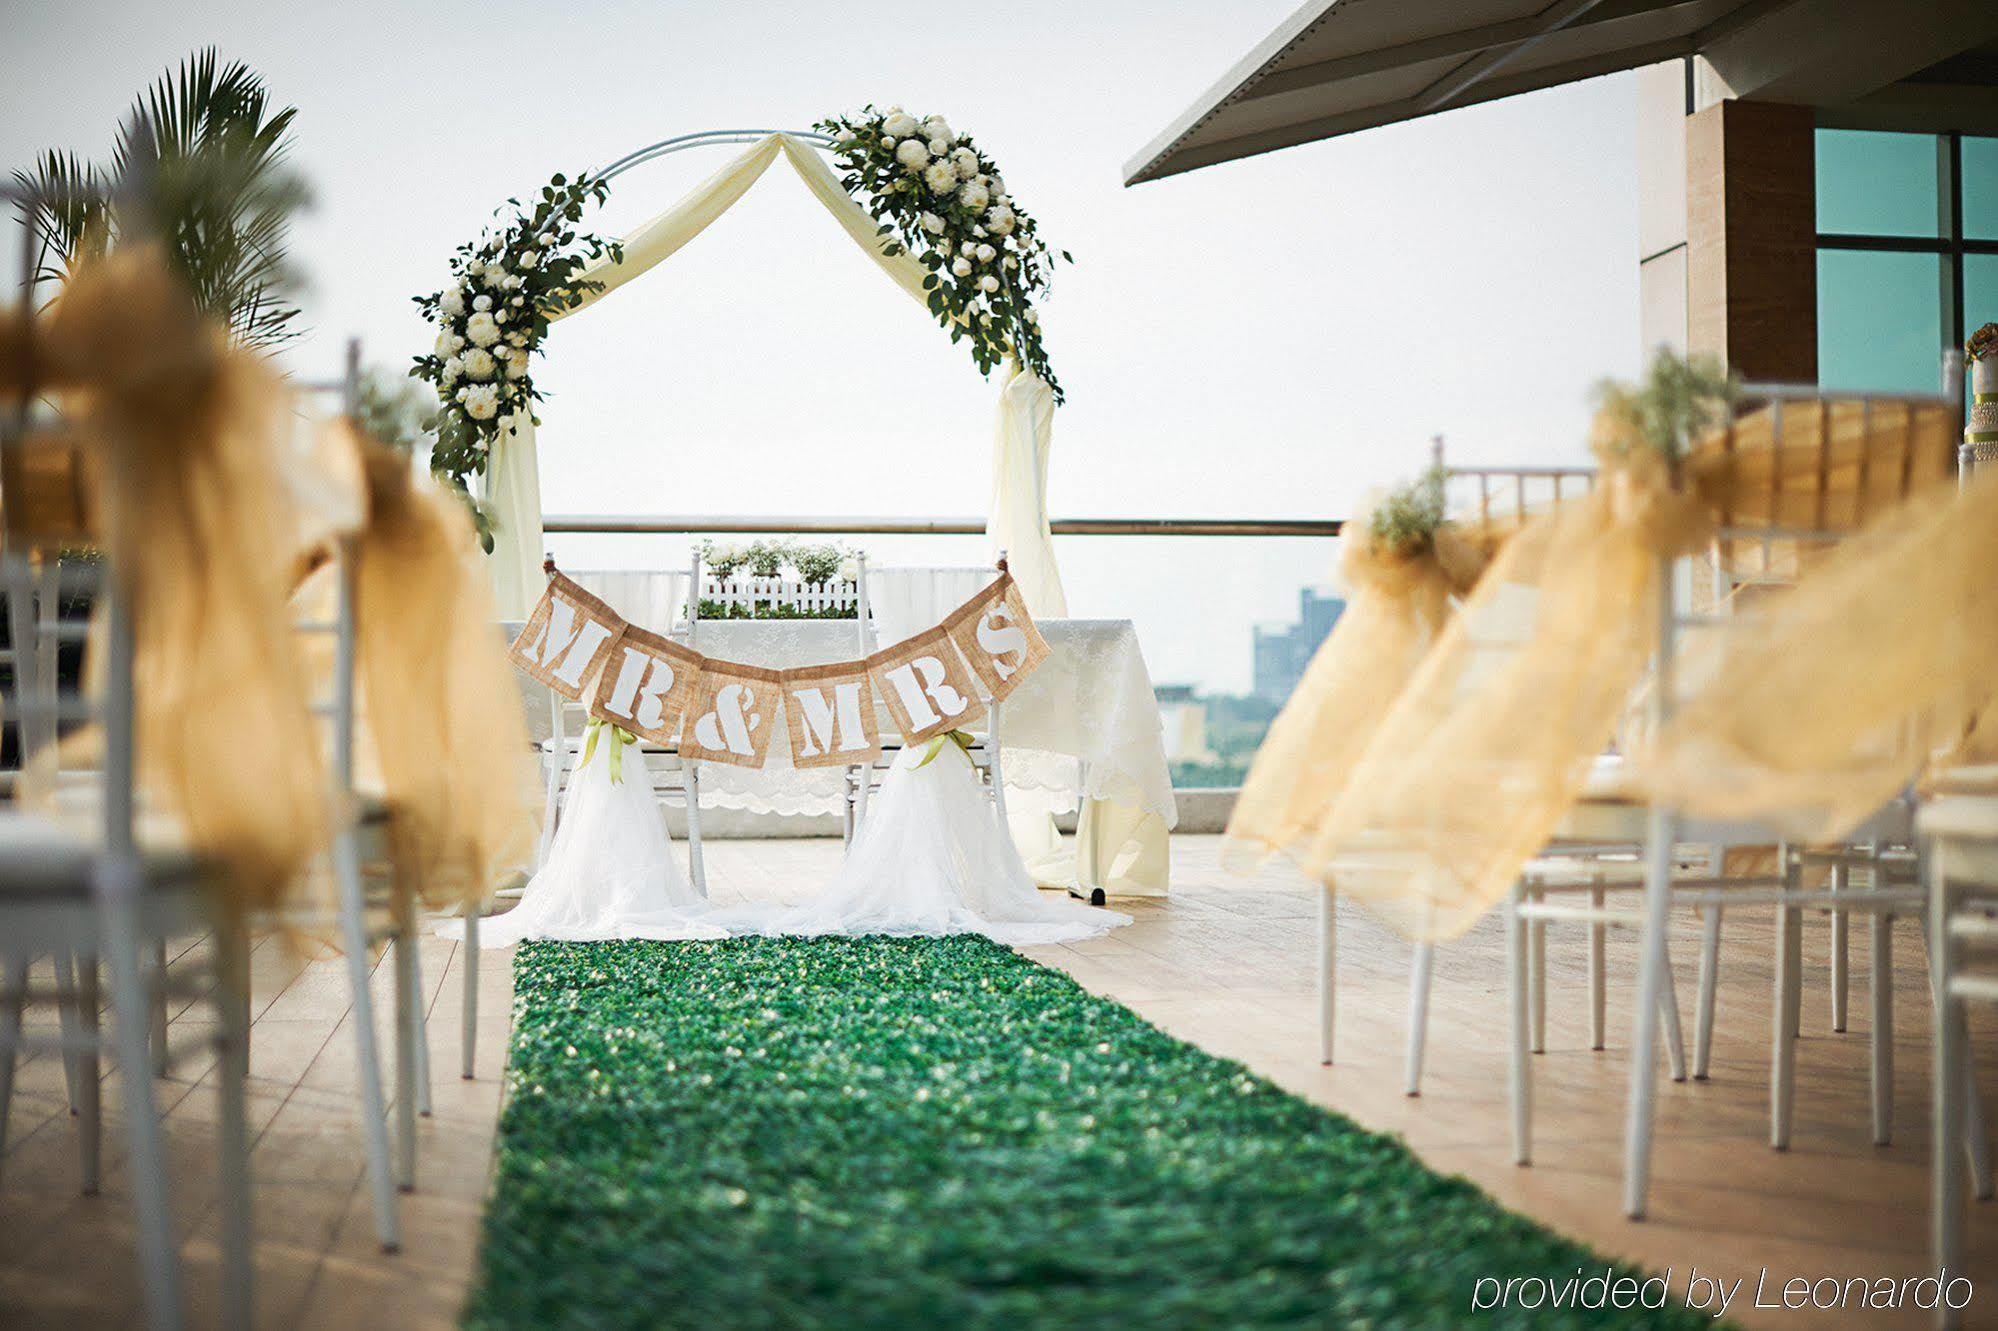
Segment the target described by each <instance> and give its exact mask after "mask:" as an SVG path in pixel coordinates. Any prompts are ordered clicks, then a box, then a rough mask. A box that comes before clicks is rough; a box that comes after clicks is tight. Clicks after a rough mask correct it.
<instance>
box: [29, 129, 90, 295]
mask: <svg viewBox="0 0 1998 1331" xmlns="http://www.w3.org/2000/svg"><path fill="white" fill-rule="evenodd" d="M14 184H15V185H16V186H18V187H19V188H20V189H21V191H22V192H23V193H24V194H26V196H27V198H26V199H25V200H24V201H23V202H22V203H21V204H20V205H19V207H20V210H21V212H22V214H23V216H24V217H25V218H26V220H27V222H28V225H29V227H30V229H31V230H32V231H33V233H34V237H35V248H36V254H35V260H34V269H33V272H34V281H36V282H38V283H39V282H60V281H61V280H62V278H63V276H64V275H65V274H66V273H67V272H68V271H69V268H70V267H71V265H73V264H74V263H75V262H76V260H77V259H78V258H80V257H81V256H82V255H83V254H84V253H85V252H86V251H88V250H89V249H91V248H93V247H97V248H101V247H102V246H103V245H104V244H105V243H106V242H107V241H108V239H109V234H108V233H109V229H110V227H109V220H110V219H109V211H110V204H109V198H108V193H107V190H106V186H105V182H104V177H103V176H102V174H101V173H99V171H98V170H97V168H96V167H94V166H92V165H91V164H90V163H88V162H86V161H84V160H83V159H82V158H81V157H78V156H77V155H76V154H75V153H73V152H57V151H55V150H53V149H51V150H50V151H48V152H45V153H43V154H42V155H41V157H40V158H38V159H37V160H36V162H35V164H34V166H33V167H32V168H31V169H30V170H27V171H16V172H14Z"/></svg>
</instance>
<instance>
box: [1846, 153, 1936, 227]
mask: <svg viewBox="0 0 1998 1331" xmlns="http://www.w3.org/2000/svg"><path fill="white" fill-rule="evenodd" d="M1817 147H1818V164H1817V172H1818V230H1819V231H1827V232H1837V233H1839V234H1842V235H1857V236H1934V235H1937V234H1939V229H1938V226H1937V218H1938V217H1939V212H1938V209H1937V206H1936V200H1937V193H1936V139H1935V136H1934V135H1933V134H1885V133H1879V132H1876V131H1873V130H1857V129H1821V130H1819V131H1818V133H1817Z"/></svg>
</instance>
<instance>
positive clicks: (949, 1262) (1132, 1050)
mask: <svg viewBox="0 0 1998 1331" xmlns="http://www.w3.org/2000/svg"><path fill="white" fill-rule="evenodd" d="M514 977H515V979H514V983H515V1000H514V1003H515V1026H514V1035H513V1049H512V1055H511V1069H510V1072H509V1078H510V1088H509V1094H508V1101H507V1107H506V1111H505V1115H504V1118H503V1120H502V1123H501V1134H500V1146H499V1162H498V1166H497V1170H498V1173H497V1182H496V1189H495V1193H494V1196H493V1198H492V1200H491V1203H490V1205H489V1209H488V1212H487V1217H486V1230H485V1243H484V1252H483V1257H482V1263H483V1272H482V1276H481V1279H480V1282H479V1285H478V1288H477V1289H476V1291H475V1292H474V1294H473V1296H472V1300H471V1303H470V1305H469V1307H468V1308H467V1311H466V1322H467V1324H468V1325H469V1326H471V1327H475V1328H493V1329H497V1328H508V1329H512V1328H521V1329H522V1331H525V1328H536V1329H537V1331H541V1329H544V1328H556V1327H566V1326H586V1327H680V1326H684V1327H701V1328H728V1329H730V1331H733V1329H735V1328H763V1327H826V1328H838V1329H840V1331H844V1329H845V1328H856V1327H909V1328H945V1329H946V1331H971V1329H972V1328H985V1327H990V1328H1005V1329H1006V1331H1023V1329H1028V1328H1042V1327H1074V1328H1090V1331H1122V1329H1123V1328H1143V1329H1145V1331H1156V1329H1157V1328H1169V1327H1185V1328H1202V1329H1203V1331H1206V1329H1207V1328H1231V1329H1232V1328H1246V1327H1274V1326H1285V1327H1291V1326H1302V1327H1327V1328H1332V1327H1336V1328H1353V1329H1355V1331H1358V1329H1359V1328H1408V1327H1496V1326H1518V1327H1534V1328H1553V1327H1590V1328H1599V1327H1611V1326H1646V1327H1687V1328H1691V1327H1711V1326H1712V1325H1713V1322H1712V1321H1711V1320H1710V1318H1709V1317H1707V1316H1706V1315H1705V1314H1699V1313H1693V1312H1688V1311H1686V1310H1684V1309H1682V1308H1672V1309H1667V1310H1664V1311H1642V1310H1633V1311H1628V1312H1617V1311H1610V1310H1603V1309H1582V1310H1576V1309H1572V1308H1570V1309H1564V1310H1561V1311H1553V1310H1550V1309H1548V1308H1545V1307H1542V1308H1539V1309H1536V1310H1520V1309H1512V1310H1509V1311H1507V1310H1496V1311H1479V1312H1473V1311H1471V1308H1470V1303H1471V1295H1472V1289H1473V1284H1474V1281H1475V1280H1476V1278H1477V1277H1479V1276H1483V1275H1495V1276H1498V1277H1500V1278H1504V1277H1506V1276H1530V1275H1546V1276H1552V1277H1554V1278H1555V1280H1556V1281H1557V1282H1558V1281H1560V1280H1564V1279H1566V1278H1567V1277H1568V1276H1570V1275H1571V1274H1572V1273H1573V1272H1574V1271H1575V1270H1576V1268H1578V1267H1579V1268H1582V1269H1583V1271H1584V1273H1585V1274H1587V1275H1594V1274H1597V1273H1600V1272H1601V1271H1602V1270H1603V1268H1604V1266H1605V1262H1604V1261H1603V1259H1602V1258H1600V1257H1597V1256H1595V1255H1593V1254H1592V1253H1590V1252H1589V1251H1588V1250H1587V1249H1585V1248H1583V1247H1580V1246H1578V1245H1577V1244H1574V1243H1571V1242H1569V1241H1567V1240H1565V1239H1562V1238H1560V1237H1558V1236H1557V1235H1554V1234H1552V1233H1549V1232H1548V1231H1546V1230H1544V1229H1542V1228H1540V1227H1539V1226H1537V1225H1534V1224H1532V1223H1531V1222H1529V1221H1527V1220H1525V1219H1522V1218H1521V1217H1519V1216H1516V1215H1514V1214H1512V1213H1511V1212H1508V1211H1506V1210H1504V1209H1502V1208H1501V1207H1499V1206H1498V1205H1497V1204H1496V1203H1494V1202H1493V1201H1491V1200H1490V1199H1489V1198H1487V1197H1486V1196H1484V1195H1483V1194H1482V1193H1480V1192H1478V1191H1477V1190H1476V1189H1475V1188H1474V1187H1472V1186H1471V1185H1470V1184H1469V1183H1466V1182H1464V1181H1462V1180H1460V1179H1453V1178H1445V1177H1442V1176H1441V1175H1438V1174H1436V1173H1433V1172H1432V1171H1430V1170H1429V1169H1427V1168H1425V1167H1424V1166H1423V1165H1422V1164H1420V1163H1419V1162H1418V1161H1417V1160H1416V1159H1415V1157H1414V1156H1413V1155H1411V1154H1410V1153H1409V1152H1408V1151H1407V1150H1406V1149H1404V1148H1403V1147H1402V1146H1401V1145H1400V1144H1399V1143H1397V1142H1395V1141H1394V1140H1392V1139H1390V1138H1387V1137H1383V1136H1379V1135H1377V1134H1374V1133H1370V1132H1367V1131H1365V1130H1363V1129H1361V1128H1359V1127H1357V1126H1356V1125H1354V1124H1353V1123H1352V1122H1350V1121H1349V1120H1347V1119H1345V1118H1342V1117H1340V1116H1339V1115H1336V1114H1332V1113H1329V1112H1327V1111H1325V1110H1322V1109H1319V1108H1317V1107H1315V1106H1313V1105H1311V1104H1309V1103H1307V1102H1305V1101H1302V1100H1299V1099H1297V1098H1296V1097H1294V1096H1291V1095H1289V1094H1287V1093H1285V1092H1283V1091H1280V1090H1278V1089H1276V1088H1275V1087H1273V1086H1272V1085H1270V1084H1269V1083H1268V1082H1265V1081H1263V1080H1262V1079H1260V1078H1258V1077H1256V1076H1253V1075H1251V1074H1250V1073H1248V1072H1246V1071H1245V1070H1244V1069H1243V1068H1242V1067H1240V1066H1239V1065H1237V1064H1234V1063H1229V1062H1226V1061H1224V1060H1221V1059H1217V1058H1214V1057H1211V1056H1209V1055H1207V1054H1205V1053H1202V1052H1201V1051H1200V1050H1198V1049H1196V1048H1194V1047H1192V1046H1191V1045H1187V1044H1184V1043H1182V1042H1180V1041H1178V1040H1175V1039H1172V1038H1170V1037H1169V1036H1166V1035H1164V1034H1162V1033H1161V1032H1159V1031H1158V1030H1156V1029H1154V1028H1153V1027H1151V1026H1149V1025H1147V1024H1146V1023H1145V1022H1144V1021H1142V1020H1141V1019H1139V1018H1138V1017H1137V1016H1136V1015H1135V1014H1133V1013H1132V1012H1131V1011H1130V1010H1129V1009H1127V1008H1125V1007H1123V1006H1121V1005H1120V1004H1117V1003H1114V1002H1111V1001H1109V1000H1107V999H1101V998H1097V997H1094V996H1092V995H1090V994H1089V993H1087V992H1086V991H1084V990H1083V989H1082V988H1080V987H1079V986H1078V985H1076V984H1075V983H1074V982H1073V981H1071V980H1069V979H1068V977H1066V976H1065V975H1061V974H1059V973H1057V972H1054V971H1051V970H1048V969H1047V968H1045V967H1043V966H1040V965H1037V964H1035V963H1033V962H1030V961H1027V960H1025V959H1024V958H1022V957H1019V956H1018V955H1016V954H1014V953H1012V952H1009V951H1007V950H1006V949H1004V948H1001V947H998V946H995V945H993V944H990V943H987V942H985V941H983V940H981V939H971V938H959V939H942V940H935V939H912V940H889V939H854V940H842V939H825V940H812V941H805V940H788V939H741V940H733V941H729V942H721V943H676V944H654V943H599V944H559V943H530V944H527V945H525V946H523V947H522V948H521V949H520V952H519V956H518V959H517V960H516V961H515V963H514ZM1675 1283H1676V1282H1675ZM1677 1292H1678V1291H1677V1290H1676V1289H1675V1290H1674V1293H1675V1294H1676V1293H1677Z"/></svg>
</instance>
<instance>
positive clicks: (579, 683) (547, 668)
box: [508, 573, 624, 711]
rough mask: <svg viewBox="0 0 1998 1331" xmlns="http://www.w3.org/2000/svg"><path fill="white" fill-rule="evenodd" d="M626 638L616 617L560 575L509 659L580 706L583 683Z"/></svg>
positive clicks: (551, 582)
mask: <svg viewBox="0 0 1998 1331" xmlns="http://www.w3.org/2000/svg"><path fill="white" fill-rule="evenodd" d="M623 635H624V620H623V619H621V618H619V616H618V613H617V611H615V610H613V609H611V608H610V607H609V606H608V605H605V604H604V603H603V602H602V601H599V600H598V599H597V598H596V597H594V596H592V595H590V594H589V593H588V592H586V591H584V590H583V589H582V588H581V587H578V586H577V585H576V584H575V583H573V582H571V581H569V580H568V579H567V578H565V577H563V576H562V575H561V574H559V573H557V574H555V575H554V576H553V577H551V578H549V579H548V590H547V592H545V593H544V594H543V595H542V597H541V603H540V604H539V605H537V606H535V607H534V613H533V614H532V615H531V616H529V617H528V620H527V627H526V628H523V629H522V630H521V631H520V636H519V637H518V638H515V639H514V640H513V647H512V649H511V650H510V651H509V652H508V655H509V656H511V657H512V658H513V663H514V664H515V665H517V666H519V667H520V668H521V669H522V670H525V671H526V672H527V673H528V674H530V675H532V676H534V677H535V678H536V679H538V680H540V681H541V682H542V683H543V684H546V685H547V686H548V687H549V688H551V689H553V690H555V691H556V692H557V693H559V694H561V695H562V696H563V697H564V698H567V699H568V700H569V701H570V702H581V701H582V699H583V685H584V683H585V682H587V681H588V680H589V679H590V678H592V677H593V676H594V675H596V673H597V671H598V670H599V669H600V668H601V667H602V666H603V663H604V660H605V658H607V657H608V656H609V655H610V654H611V649H612V648H613V647H615V646H616V645H617V640H618V639H619V638H620V637H622V636H623ZM592 710H593V711H594V710H595V709H594V708H593V709H592Z"/></svg>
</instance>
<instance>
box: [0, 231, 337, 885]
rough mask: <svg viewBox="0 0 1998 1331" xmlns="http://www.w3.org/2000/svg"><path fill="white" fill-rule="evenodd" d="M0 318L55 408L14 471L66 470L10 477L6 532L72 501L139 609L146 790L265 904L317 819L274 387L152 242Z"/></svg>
mask: <svg viewBox="0 0 1998 1331" xmlns="http://www.w3.org/2000/svg"><path fill="white" fill-rule="evenodd" d="M0 330H4V332H0V390H4V391H5V392H7V393H9V394H12V395H31V396H46V397H47V398H49V399H51V400H52V401H53V402H54V403H55V405H56V407H57V408H58V411H59V413H60V417H61V426H60V428H59V429H57V430H51V431H47V432H44V433H43V434H41V435H40V436H38V439H37V441H36V442H34V443H33V444H32V445H31V446H30V447H29V448H28V449H27V450H25V451H24V452H23V453H22V454H20V455H17V457H16V459H15V462H14V464H12V465H11V467H10V469H11V470H12V471H13V473H14V476H15V478H16V479H19V478H20V477H22V476H23V475H32V474H33V471H32V464H39V463H47V462H48V461H49V460H50V459H52V458H56V459H62V460H61V461H59V463H58V464H57V470H58V472H62V471H63V470H64V469H66V468H67V469H70V470H68V471H67V481H66V483H63V482H60V478H59V480H58V481H52V482H49V483H48V484H46V485H44V486H41V487H39V488H38V487H34V486H30V487H29V488H27V489H26V490H24V491H22V492H20V493H10V494H9V495H7V497H6V503H7V507H8V516H7V522H8V526H9V530H10V537H17V538H19V541H20V542H24V543H25V542H29V541H32V540H36V539H39V540H42V541H48V540H50V539H58V540H59V539H64V538H66V537H68V536H69V535H72V534H74V533H72V532H68V531H64V530H61V529H58V530H56V531H55V532H53V533H51V532H50V531H49V530H47V529H46V528H45V527H44V526H43V524H42V522H41V519H42V518H43V517H44V516H45V514H44V512H43V511H42V510H43V507H44V506H43V504H42V503H41V500H40V496H42V495H44V494H46V493H49V492H58V493H61V494H64V495H68V496H70V497H72V498H74V499H75V507H76V508H77V509H81V510H82V511H83V512H82V515H81V516H82V517H83V518H84V519H85V522H84V523H83V525H84V526H85V527H86V528H87V531H88V533H89V534H90V535H91V536H93V537H94V538H95V541H96V542H97V543H99V544H101V545H102V546H103V547H104V549H105V551H106V554H107V557H108V560H109V566H110V572H111V576H112V578H113V580H114V586H115V593H116V594H117V595H119V596H122V597H125V598H126V599H127V601H128V603H129V604H130V605H131V606H132V607H133V611H134V614H133V621H134V634H135V655H134V667H133V669H134V678H135V682H136V689H135V706H136V726H135V732H136V733H135V741H136V759H137V763H138V772H139V780H140V784H141V790H142V793H143V794H144V795H145V796H146V797H147V798H148V800H149V802H150V803H151V804H152V805H153V806H154V807H156V808H158V809H159V810H160V811H161V812H162V813H164V814H167V815H170V816H171V817H172V819H173V820H174V821H175V822H176V823H177V825H178V827H179V830H180V833H181V835H182V836H183V837H184V839H185V841H186V842H187V843H188V844H189V846H190V847H191V848H192V849H194V850H195V851H197V852H198V853H200V854H202V855H204V856H205V857H207V858H208V859H209V860H210V861H211V862H212V863H213V864H215V865H216V866H217V867H218V868H219V869H220V870H221V871H222V878H223V884H222V885H223V886H224V887H225V888H226V895H227V897H228V899H229V901H230V902H232V903H233V904H235V905H238V906H240V907H243V908H245V909H247V908H251V907H257V906H264V905H269V904H273V903H275V901H276V900H277V899H278V898H279V896H280V895H281V893H282V892H283V890H284V889H285V887H286V886H287V885H288V884H289V883H291V882H293V881H294V880H295V879H296V877H297V875H298V872H299V870H300V869H301V868H302V867H303V866H304V865H305V864H306V863H307V862H308V861H309V860H310V859H311V858H312V856H313V855H315V854H316V853H317V851H318V849H319V847H320V846H321V845H322V844H323V842H324V833H325V799H324V783H323V780H322V778H321V771H322V765H321V763H320V761H319V752H318V745H317V743H316V742H315V738H314V726H313V721H312V717H311V714H310V710H309V707H308V705H307V703H306V701H305V699H304V698H303V697H302V696H301V693H300V690H299V688H298V683H299V679H300V672H299V666H298V659H297V655H296V650H295V644H294V641H293V637H292V633H291V624H290V619H289V616H288V615H287V614H286V613H285V596H286V591H287V586H286V570H285V561H284V560H283V558H282V552H283V551H284V550H285V549H286V548H287V535H286V533H287V529H288V525H289V512H290V510H289V505H288V503H287V502H286V496H285V492H284V487H283V484H282V481H281V478H280V477H279V475H278V473H277V470H276V463H275V459H276V456H277V454H276V451H275V449H274V447H273V442H274V440H275V439H276V438H277V436H278V434H279V431H280V430H281V428H282V425H283V420H284V415H285V412H286V409H287V395H286V393H285V390H284V388H283V386H282V385H281V384H280V382H279V381H278V379H277V378H276V376H275V375H274V374H273V372H272V371H271V370H270V368H269V367H268V366H267V365H266V363H265V362H263V361H262V360H261V359H259V358H258V357H256V356H254V355H252V354H251V353H249V352H246V351H244V350H243V349H241V348H240V347H237V346H234V345H232V344H231V343H230V342H229V340H228V338H227V336H226V334H225V333H224V332H223V331H222V330H221V329H220V328H218V327H216V326H214V325H213V324H211V323H209V322H208V321H207V320H205V319H204V318H203V317H202V316H200V314H199V313H198V312H197V311H196V310H195V308H194V306H193V304H192V302H191V301H189V300H188V298H187V296H186V293H185V292H184V290H183V289H182V288H181V287H180V285H179V283H178V282H177V280H176V279H175V278H174V277H173V276H172V275H171V274H170V272H169V270H168V269H167V267H166V265H165V263H164V262H163V261H162V260H161V258H160V255H159V253H158V251H157V250H156V249H154V248H151V247H147V246H138V245H134V246H128V247H125V248H123V249H120V250H118V251H114V252H113V253H112V254H110V255H109V256H108V257H105V258H103V259H99V260H96V261H93V262H90V263H86V264H84V265H82V266H80V267H79V268H78V269H77V270H76V271H75V272H73V273H72V274H71V275H70V276H69V278H68V280H67V281H66V282H65V283H64V285H63V287H62V290H61V292H60V294H59V295H58V296H57V298H56V300H55V301H54V302H52V304H51V305H50V307H49V308H48V309H47V310H46V311H44V312H42V313H40V314H38V315H36V316H34V317H33V318H31V319H23V318H22V317H21V316H20V315H19V313H18V312H15V313H10V314H8V315H7V316H6V317H0ZM51 444H59V445H60V447H59V448H56V447H50V446H49V445H51ZM79 466H80V469H81V477H82V479H81V480H78V479H77V472H76V470H75V468H77V467H79ZM24 467H27V468H28V470H26V471H24V470H23V468H24ZM66 516H67V517H69V518H74V517H76V516H77V515H76V514H74V513H71V514H67V515H66Z"/></svg>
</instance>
